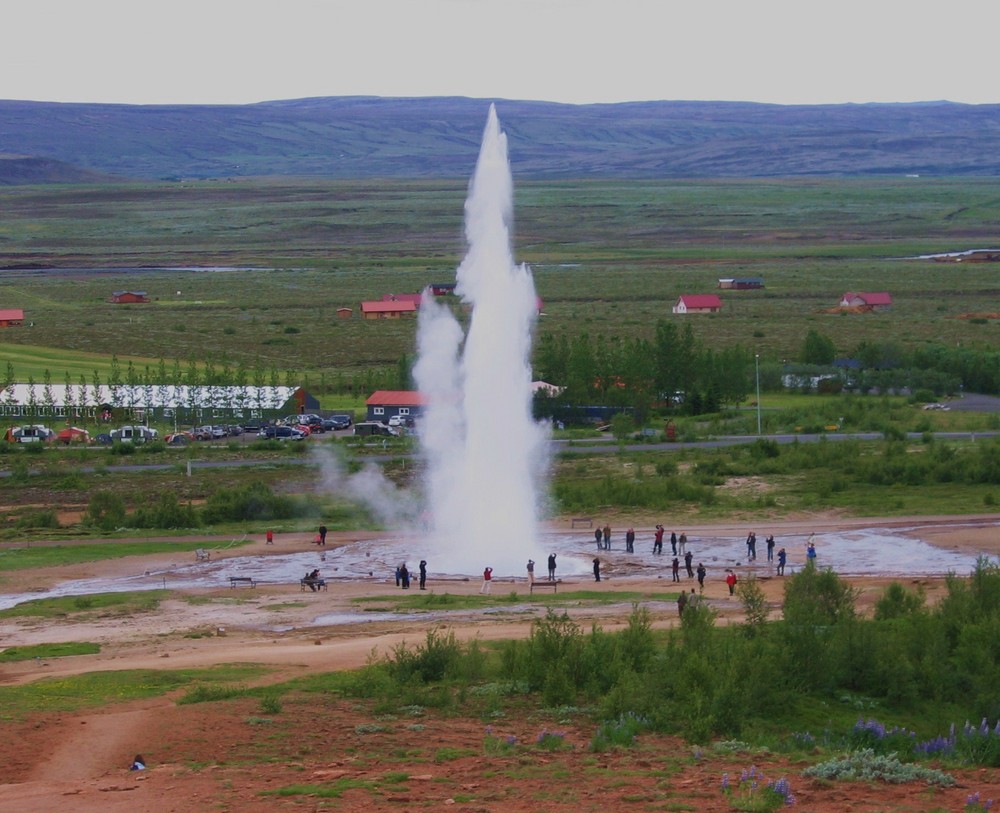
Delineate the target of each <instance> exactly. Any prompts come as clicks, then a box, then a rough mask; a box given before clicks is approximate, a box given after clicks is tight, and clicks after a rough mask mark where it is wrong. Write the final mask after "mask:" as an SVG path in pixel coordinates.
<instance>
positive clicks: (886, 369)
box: [535, 320, 1000, 420]
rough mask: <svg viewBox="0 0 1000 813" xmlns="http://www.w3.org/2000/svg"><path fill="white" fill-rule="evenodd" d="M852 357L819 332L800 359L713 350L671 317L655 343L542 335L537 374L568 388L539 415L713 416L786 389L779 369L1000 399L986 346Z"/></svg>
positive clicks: (997, 374) (866, 349)
mask: <svg viewBox="0 0 1000 813" xmlns="http://www.w3.org/2000/svg"><path fill="white" fill-rule="evenodd" d="M846 355H847V356H848V357H849V358H850V359H851V360H852V361H853V364H850V365H847V366H845V367H835V366H834V361H835V360H836V358H837V357H838V352H837V348H836V346H835V345H834V342H833V340H832V339H830V338H829V337H828V336H825V335H824V334H822V333H821V332H819V331H817V330H810V331H809V332H808V333H807V334H806V336H805V338H804V340H803V344H802V350H801V353H800V354H799V357H798V358H797V359H795V360H794V361H793V360H781V362H778V361H775V360H763V359H758V358H755V356H754V354H753V353H752V352H751V350H750V349H748V348H746V347H744V346H731V347H725V348H714V347H711V346H707V345H705V344H704V343H702V342H699V341H698V339H696V338H695V336H694V333H693V331H692V329H691V325H690V323H687V324H685V325H683V327H678V326H677V325H676V324H675V323H674V322H671V321H667V320H660V321H659V322H658V323H657V324H656V329H655V334H654V337H653V339H652V340H649V339H646V338H642V337H632V338H620V337H606V336H603V335H597V336H591V335H590V334H587V333H582V334H579V335H577V336H573V337H570V336H568V335H566V334H560V335H558V336H557V335H554V334H551V333H546V334H543V335H542V336H541V337H540V338H539V341H538V347H537V351H536V354H535V370H536V376H537V377H539V378H541V379H544V380H545V381H547V382H549V383H550V384H553V385H556V386H558V387H561V388H562V389H561V391H560V393H559V395H557V396H554V397H549V396H540V397H539V398H538V399H537V400H536V414H538V416H539V417H556V418H559V417H563V416H564V415H566V414H570V413H572V410H573V408H579V407H581V406H583V405H594V404H600V405H602V406H604V407H610V408H612V409H613V408H625V409H631V410H634V412H635V415H636V417H637V418H638V419H640V420H641V419H643V418H644V417H645V415H646V413H647V412H648V411H649V410H650V409H651V408H655V407H657V406H664V405H672V406H675V407H678V408H679V409H680V410H681V411H683V412H687V413H689V414H701V413H706V412H715V411H717V410H718V409H720V408H722V407H725V406H728V405H736V404H739V403H740V402H742V401H743V400H744V399H745V398H746V397H747V396H748V395H749V394H750V393H751V392H752V391H753V389H754V387H755V386H756V383H757V381H758V380H759V382H760V384H761V386H762V388H763V389H765V390H766V389H771V388H776V387H780V386H782V374H783V373H793V374H797V375H798V376H799V378H800V379H801V380H804V381H811V380H812V379H813V378H816V379H819V380H820V381H821V385H825V386H826V387H827V388H828V389H831V390H839V389H842V388H844V387H847V388H849V389H853V390H856V391H861V392H868V391H870V390H872V389H877V390H879V391H882V392H886V391H892V390H900V389H902V388H904V387H905V388H909V389H910V390H912V391H917V390H927V391H930V392H932V393H934V394H935V395H945V394H953V393H956V392H959V391H961V390H962V389H965V390H967V391H970V392H983V393H1000V352H998V351H995V350H992V349H988V348H972V347H962V346H959V347H946V346H944V345H940V344H928V345H921V346H919V347H915V348H904V347H903V346H902V345H899V344H898V343H896V342H892V341H887V342H871V341H865V342H861V343H860V344H858V345H857V346H856V347H855V348H853V349H852V350H851V351H850V352H849V353H848V354H846ZM830 373H835V374H836V375H835V376H834V377H832V378H829V377H828V376H829V375H830ZM758 376H759V378H757V377H758Z"/></svg>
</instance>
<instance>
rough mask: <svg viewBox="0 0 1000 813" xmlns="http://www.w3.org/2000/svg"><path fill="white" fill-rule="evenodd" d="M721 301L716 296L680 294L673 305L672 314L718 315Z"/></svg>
mask: <svg viewBox="0 0 1000 813" xmlns="http://www.w3.org/2000/svg"><path fill="white" fill-rule="evenodd" d="M721 310H722V300H721V299H719V297H718V296H717V295H716V294H682V295H681V296H679V297H678V298H677V304H676V305H674V313H718V312H719V311H721Z"/></svg>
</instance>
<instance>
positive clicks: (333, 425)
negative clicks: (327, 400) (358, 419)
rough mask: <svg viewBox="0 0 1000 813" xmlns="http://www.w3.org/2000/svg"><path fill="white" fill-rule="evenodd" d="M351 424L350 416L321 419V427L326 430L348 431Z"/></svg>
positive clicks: (333, 416) (332, 416)
mask: <svg viewBox="0 0 1000 813" xmlns="http://www.w3.org/2000/svg"><path fill="white" fill-rule="evenodd" d="M352 423H354V421H352V420H351V416H350V415H331V416H330V417H329V418H324V419H323V425H324V426H326V427H327V429H328V430H340V429H349V428H350V426H351V424H352Z"/></svg>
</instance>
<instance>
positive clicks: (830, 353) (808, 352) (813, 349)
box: [802, 330, 837, 364]
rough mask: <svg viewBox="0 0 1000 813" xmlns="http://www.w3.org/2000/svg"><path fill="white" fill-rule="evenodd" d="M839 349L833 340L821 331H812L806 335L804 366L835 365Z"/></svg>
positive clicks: (803, 355) (803, 349) (803, 352)
mask: <svg viewBox="0 0 1000 813" xmlns="http://www.w3.org/2000/svg"><path fill="white" fill-rule="evenodd" d="M836 356H837V349H836V347H835V346H834V344H833V339H831V338H830V337H829V336H826V335H824V334H822V333H820V332H819V331H816V330H810V331H809V332H808V333H807V334H806V339H805V342H804V344H803V346H802V362H803V363H804V364H833V360H834V359H835V358H836Z"/></svg>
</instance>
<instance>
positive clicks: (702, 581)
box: [698, 562, 707, 590]
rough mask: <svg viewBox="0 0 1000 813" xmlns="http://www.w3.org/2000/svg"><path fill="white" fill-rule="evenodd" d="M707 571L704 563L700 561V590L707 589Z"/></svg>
mask: <svg viewBox="0 0 1000 813" xmlns="http://www.w3.org/2000/svg"><path fill="white" fill-rule="evenodd" d="M706 573H707V571H706V570H705V565H703V564H702V563H701V562H698V588H699V589H700V590H704V589H705V574H706Z"/></svg>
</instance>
